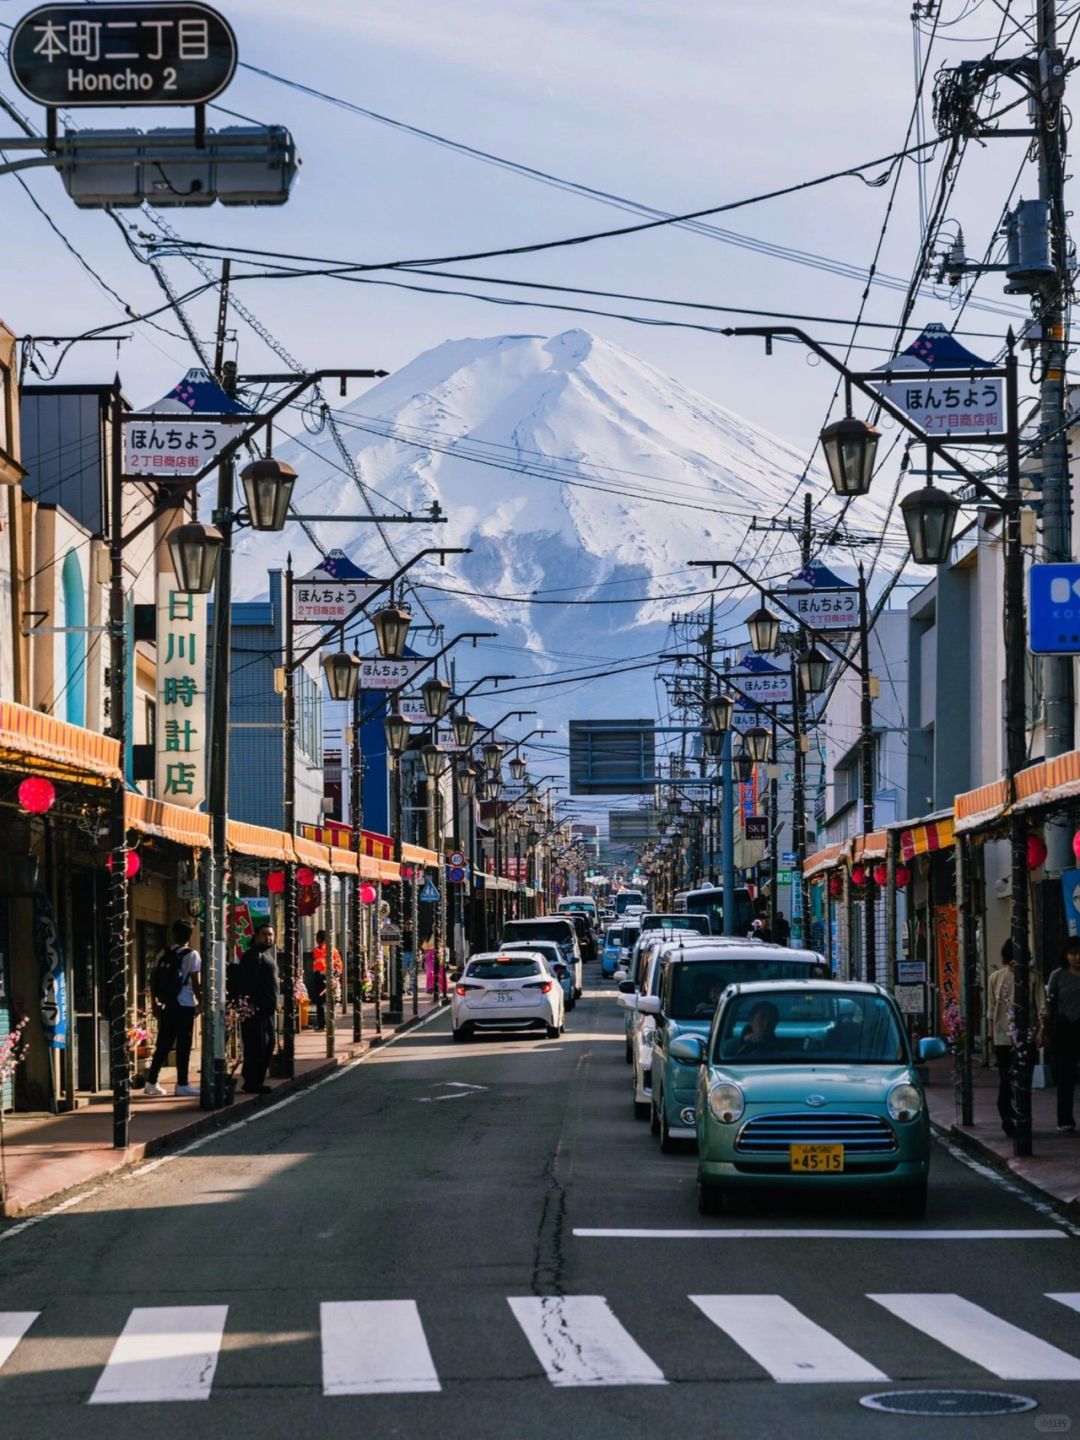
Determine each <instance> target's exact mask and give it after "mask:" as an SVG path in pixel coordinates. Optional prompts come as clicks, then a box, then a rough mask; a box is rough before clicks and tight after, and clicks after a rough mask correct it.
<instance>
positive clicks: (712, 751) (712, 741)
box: [701, 730, 724, 760]
mask: <svg viewBox="0 0 1080 1440" xmlns="http://www.w3.org/2000/svg"><path fill="white" fill-rule="evenodd" d="M701 743H702V745H704V747H705V754H706V755H708V756H711V758H712V759H714V760H715V759H716V757H717V756H718V755H722V754H723V751H724V732H723V730H703V731H702V732H701Z"/></svg>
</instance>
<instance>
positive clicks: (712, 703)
mask: <svg viewBox="0 0 1080 1440" xmlns="http://www.w3.org/2000/svg"><path fill="white" fill-rule="evenodd" d="M734 709H735V697H734V695H713V696H711V697H710V698H709V699H708V700H706V701H705V710H706V713H707V714H708V717H709V724H710V725H711V726H712V728H713V729H714V730H730V729H731V715H732V711H733V710H734Z"/></svg>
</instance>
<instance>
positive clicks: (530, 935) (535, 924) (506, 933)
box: [503, 920, 573, 945]
mask: <svg viewBox="0 0 1080 1440" xmlns="http://www.w3.org/2000/svg"><path fill="white" fill-rule="evenodd" d="M572 928H573V927H572V924H571V922H570V921H569V920H521V921H511V923H510V924H509V925H507V926H505V927H504V928H503V939H504V940H554V941H555V942H556V944H560V943H561V944H563V945H569V944H570V943H571V941H570V935H571V931H572Z"/></svg>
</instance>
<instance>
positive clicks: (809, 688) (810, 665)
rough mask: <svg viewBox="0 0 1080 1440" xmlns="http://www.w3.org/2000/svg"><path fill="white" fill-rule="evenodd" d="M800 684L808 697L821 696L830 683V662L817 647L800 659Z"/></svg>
mask: <svg viewBox="0 0 1080 1440" xmlns="http://www.w3.org/2000/svg"><path fill="white" fill-rule="evenodd" d="M799 683H800V685H801V686H802V688H803V690H804V691H805V692H806V694H807V695H820V694H821V693H822V691H823V690H824V689H825V687H826V685H828V683H829V661H828V658H827V657H826V656H824V655H823V654H822V653H821V651H820V650H819V649H818V648H817V646H816V645H815V646H814V647H813V649H811V650H808V651H807V652H806V654H805V655H802V656H800V658H799Z"/></svg>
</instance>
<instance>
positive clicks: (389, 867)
mask: <svg viewBox="0 0 1080 1440" xmlns="http://www.w3.org/2000/svg"><path fill="white" fill-rule="evenodd" d="M364 859H365V860H368V859H371V860H374V862H375V864H376V865H377V866H378V867H379V870H378V875H377V876H376V878H377V879H379V880H381V881H382V883H383V884H384V885H394V884H396V883H397V882H398V881H399V880H400V879H401V866H400V865H399V864H398V863H397V861H396V860H377V859H375V857H374V856H365V857H364Z"/></svg>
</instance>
